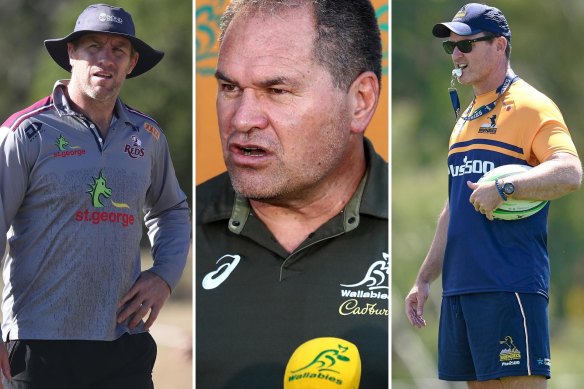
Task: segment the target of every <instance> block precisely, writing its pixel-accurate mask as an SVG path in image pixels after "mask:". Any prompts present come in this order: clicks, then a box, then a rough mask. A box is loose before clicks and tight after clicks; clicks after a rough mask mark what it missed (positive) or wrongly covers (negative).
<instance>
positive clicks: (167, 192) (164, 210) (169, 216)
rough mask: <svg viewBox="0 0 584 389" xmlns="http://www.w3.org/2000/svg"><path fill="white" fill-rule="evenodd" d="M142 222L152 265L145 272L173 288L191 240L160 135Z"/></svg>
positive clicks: (185, 208) (182, 198)
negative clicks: (153, 274) (147, 238)
mask: <svg viewBox="0 0 584 389" xmlns="http://www.w3.org/2000/svg"><path fill="white" fill-rule="evenodd" d="M144 221H145V224H146V227H147V229H148V237H149V239H150V244H151V246H152V257H153V258H154V264H153V266H152V268H151V269H149V271H151V272H153V273H155V274H157V275H159V276H160V277H161V278H162V279H163V280H164V281H166V283H167V284H168V285H169V286H170V288H171V290H172V289H174V288H175V287H176V285H177V284H178V281H179V279H180V277H181V275H182V272H183V270H184V267H185V265H186V260H187V257H188V252H189V248H190V240H191V221H190V209H189V206H188V203H187V199H186V195H185V194H184V192H183V191H182V190H181V188H180V186H179V183H178V180H177V178H176V174H175V170H174V166H173V164H172V160H171V157H170V152H169V150H168V144H167V142H166V138H165V137H164V136H161V137H160V140H159V142H158V147H157V149H156V152H155V155H154V160H153V167H152V177H151V186H150V188H149V190H148V194H147V196H146V204H145V209H144Z"/></svg>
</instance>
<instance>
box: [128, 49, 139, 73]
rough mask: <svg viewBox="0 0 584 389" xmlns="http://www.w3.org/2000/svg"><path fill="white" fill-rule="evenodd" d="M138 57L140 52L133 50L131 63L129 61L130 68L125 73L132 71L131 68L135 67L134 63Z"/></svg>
mask: <svg viewBox="0 0 584 389" xmlns="http://www.w3.org/2000/svg"><path fill="white" fill-rule="evenodd" d="M138 58H140V53H138V52H137V51H135V52H134V55H133V56H132V58H131V63H130V70H128V73H127V74H130V73H132V70H134V68H135V67H136V64H137V63H138Z"/></svg>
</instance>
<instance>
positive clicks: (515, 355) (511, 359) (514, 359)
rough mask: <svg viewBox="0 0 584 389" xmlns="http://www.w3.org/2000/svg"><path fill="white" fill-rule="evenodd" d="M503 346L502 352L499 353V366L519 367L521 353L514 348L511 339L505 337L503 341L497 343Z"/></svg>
mask: <svg viewBox="0 0 584 389" xmlns="http://www.w3.org/2000/svg"><path fill="white" fill-rule="evenodd" d="M499 343H500V344H502V345H504V348H503V350H501V352H500V353H499V361H501V366H511V365H519V364H520V363H521V352H520V351H519V350H518V349H517V346H515V343H514V342H513V338H511V337H510V336H506V337H505V339H503V340H501V341H499Z"/></svg>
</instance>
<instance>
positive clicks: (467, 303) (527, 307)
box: [438, 292, 551, 381]
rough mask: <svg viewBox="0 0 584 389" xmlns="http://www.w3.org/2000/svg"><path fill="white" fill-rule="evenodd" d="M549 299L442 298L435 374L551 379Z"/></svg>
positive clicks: (452, 377) (484, 295)
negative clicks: (536, 376) (542, 377)
mask: <svg viewBox="0 0 584 389" xmlns="http://www.w3.org/2000/svg"><path fill="white" fill-rule="evenodd" d="M550 366H551V361H550V345H549V321H548V300H547V298H546V297H544V296H542V295H539V294H535V293H504V292H502V293H473V294H465V295H458V296H447V297H443V299H442V311H441V314H440V329H439V335H438V376H439V378H440V379H442V380H447V381H475V380H478V381H487V380H492V379H497V378H501V377H507V376H527V375H541V376H545V377H547V378H550V374H551V372H550Z"/></svg>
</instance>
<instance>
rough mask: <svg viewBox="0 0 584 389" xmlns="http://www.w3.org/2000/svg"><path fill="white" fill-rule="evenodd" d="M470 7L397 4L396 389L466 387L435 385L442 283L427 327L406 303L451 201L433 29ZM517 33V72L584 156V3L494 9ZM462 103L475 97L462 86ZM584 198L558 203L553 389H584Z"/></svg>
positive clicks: (553, 0) (447, 63) (443, 93)
mask: <svg viewBox="0 0 584 389" xmlns="http://www.w3.org/2000/svg"><path fill="white" fill-rule="evenodd" d="M466 3H467V2H466V1H452V0H450V1H446V0H407V1H406V0H393V1H392V5H391V6H392V23H393V25H392V28H391V31H392V59H391V61H392V63H391V72H390V73H391V75H392V107H391V109H392V130H391V132H392V133H391V145H392V155H391V161H392V162H391V167H392V214H393V216H392V264H393V267H392V272H393V277H392V279H393V298H392V304H393V315H392V326H393V330H392V331H393V338H392V369H393V381H392V384H393V386H392V387H393V389H410V388H432V389H436V388H465V387H466V385H465V384H450V383H446V382H441V381H438V380H437V378H436V377H437V367H436V366H437V364H436V354H437V351H436V349H437V331H438V326H437V325H438V314H439V309H440V299H441V279H438V280H436V281H435V282H434V283H433V284H432V292H431V293H432V294H431V297H430V300H429V302H428V303H427V305H426V312H425V318H426V320H427V322H428V323H429V325H428V327H426V328H424V329H421V330H419V329H415V328H413V327H411V326H410V325H409V323H408V322H407V320H406V318H405V314H404V304H403V300H404V298H405V296H406V294H407V292H408V291H409V289H410V287H411V285H412V284H413V282H414V279H415V277H416V274H417V271H418V268H419V266H420V264H421V262H422V260H423V259H424V257H425V255H426V252H427V250H428V248H429V246H430V242H431V240H432V238H433V235H434V230H435V227H436V220H437V217H438V214H439V212H440V210H441V209H442V206H443V205H444V201H445V199H446V196H447V180H448V175H447V166H446V157H447V148H448V139H449V136H450V131H451V129H452V126H453V124H454V114H453V111H452V107H451V104H450V99H449V97H448V92H447V88H448V87H449V85H450V79H451V78H450V72H451V70H452V61H451V59H450V56H449V55H447V54H445V53H444V51H443V49H442V46H441V44H440V42H441V40H440V39H437V38H434V37H433V36H432V27H433V26H434V24H435V23H438V22H445V21H450V20H451V19H452V17H453V16H454V14H455V13H456V12H457V11H458V9H459V8H460V7H461V6H462V5H464V4H466ZM488 4H489V5H492V6H495V7H498V8H499V9H501V10H502V11H503V13H504V14H505V16H506V18H507V21H508V22H509V25H510V27H511V32H512V40H511V43H512V52H511V66H512V68H513V70H514V71H515V72H516V73H517V74H518V75H519V76H520V77H522V78H523V79H524V80H526V81H527V82H528V83H530V84H531V85H533V86H534V87H536V88H537V89H539V90H540V91H542V92H543V93H545V94H546V95H548V96H549V97H550V98H551V99H552V100H554V101H555V103H556V104H557V105H558V106H559V107H560V110H561V111H562V113H563V115H564V119H565V121H566V123H567V125H568V127H569V128H570V130H571V133H572V137H573V139H574V142H575V144H576V147H577V148H578V150H579V152H580V154H581V155H584V133H583V129H584V111H583V110H582V98H583V97H584V76H583V75H582V69H584V63H583V62H584V55H583V54H582V53H583V52H584V50H583V49H584V39H583V36H584V23H583V21H584V2H583V1H581V0H513V1H496V0H494V1H491V2H489V3H488ZM457 88H458V92H459V95H460V98H461V104H462V106H463V108H464V107H466V106H467V104H468V103H469V101H470V100H471V99H472V90H471V88H470V87H465V86H461V85H458V86H457ZM583 216H584V190H580V191H579V192H576V193H573V194H570V195H568V196H567V197H564V198H562V199H560V200H556V201H554V202H553V203H552V206H551V209H550V218H549V239H548V247H549V252H550V261H551V269H552V284H551V291H550V320H551V339H552V379H551V380H550V381H548V385H549V388H558V389H560V388H561V389H571V388H582V387H584V386H583V385H584V384H582V382H584V372H583V369H582V360H581V359H580V352H581V350H582V349H583V348H584V332H583V331H582V328H583V327H584V261H583V259H584V239H583V237H584V223H582V217H583Z"/></svg>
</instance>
